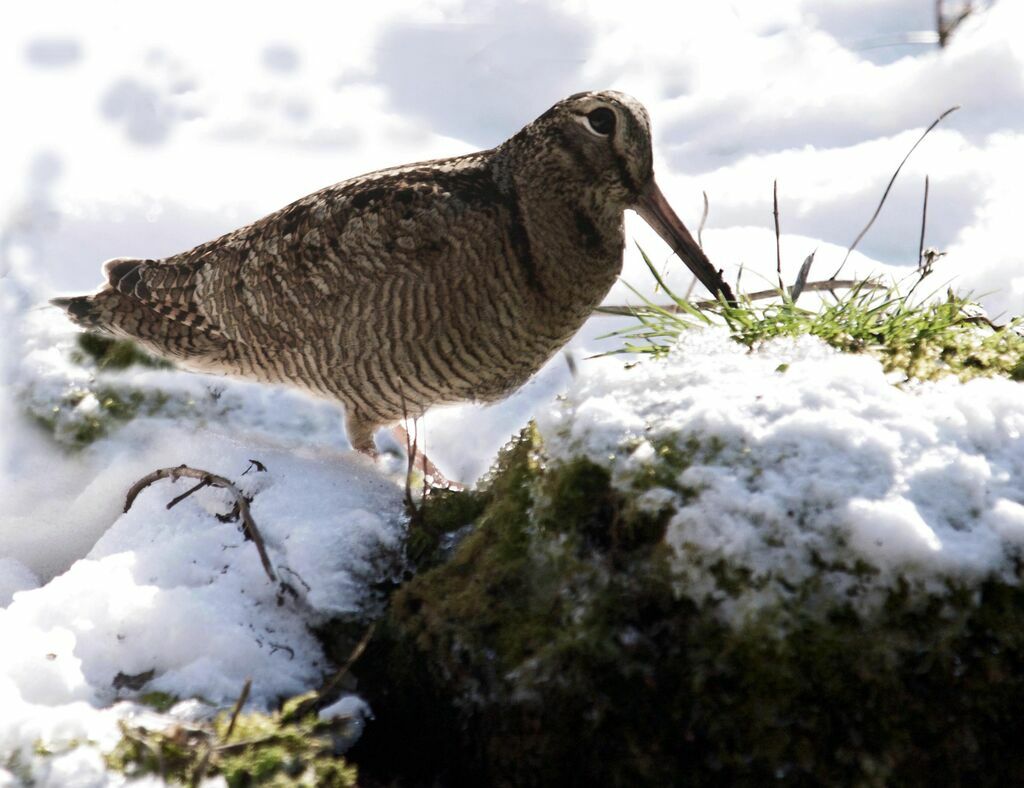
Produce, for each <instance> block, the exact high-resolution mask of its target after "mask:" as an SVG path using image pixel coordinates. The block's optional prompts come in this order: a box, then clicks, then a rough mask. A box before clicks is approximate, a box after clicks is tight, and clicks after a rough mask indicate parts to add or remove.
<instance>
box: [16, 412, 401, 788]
mask: <svg viewBox="0 0 1024 788" xmlns="http://www.w3.org/2000/svg"><path fill="white" fill-rule="evenodd" d="M147 426H152V425H147V424H146V423H145V422H143V423H141V424H139V425H138V426H136V425H131V426H130V427H128V428H127V429H126V430H125V431H123V432H122V433H121V434H120V435H119V439H120V440H125V439H128V438H129V437H130V435H131V433H132V431H133V430H134V431H135V433H136V434H135V435H134V437H135V438H136V440H137V442H136V457H135V461H134V464H135V466H136V467H137V468H139V469H143V470H146V471H148V470H155V469H156V468H157V467H170V466H174V465H177V464H180V463H182V462H185V463H189V464H195V465H198V466H201V467H203V468H204V469H205V470H209V471H211V472H214V473H219V474H223V475H225V476H228V477H229V478H233V479H237V480H238V482H239V487H240V488H241V489H242V490H243V491H244V492H245V493H246V494H247V495H252V496H253V501H252V506H251V512H252V516H253V519H254V520H255V522H256V523H257V526H258V527H259V529H260V532H261V534H262V535H263V538H264V540H265V541H266V544H267V549H268V552H269V555H270V559H271V561H272V563H273V565H274V567H275V570H276V572H277V573H278V575H279V576H280V578H281V579H282V580H284V581H286V582H287V583H288V584H289V585H290V586H291V587H292V588H293V589H295V594H291V593H283V592H282V591H281V589H280V588H279V586H278V584H276V583H272V582H271V581H270V580H269V579H268V577H267V576H266V575H265V574H264V571H263V568H262V567H261V565H260V560H259V557H258V554H257V551H256V549H255V547H254V546H253V544H252V543H251V542H247V541H246V540H245V539H244V537H243V536H242V534H241V533H240V531H239V527H238V524H237V523H234V522H221V521H220V520H218V518H217V517H216V516H215V515H217V514H224V513H227V512H229V511H230V509H231V506H232V499H231V498H230V497H229V496H228V495H227V493H226V492H225V491H222V490H215V489H209V488H207V489H204V490H200V491H199V492H197V493H195V494H194V495H192V496H190V497H189V498H186V499H185V500H184V501H182V502H181V503H179V504H177V505H176V506H175V507H174V508H172V509H168V508H167V506H166V504H167V503H168V502H169V501H170V500H171V499H172V498H174V497H176V496H178V495H179V494H181V493H182V492H184V491H185V490H186V489H188V488H189V487H191V486H192V485H193V484H194V483H195V482H194V480H190V479H183V480H181V481H179V482H176V483H173V484H172V483H170V482H169V481H160V482H157V483H156V484H154V485H152V486H150V487H148V488H147V489H145V490H144V491H143V492H142V493H141V494H140V495H139V497H138V499H137V500H136V502H135V504H134V505H133V507H132V509H131V510H130V511H129V512H128V513H127V514H125V515H123V516H122V517H120V518H119V519H118V520H117V521H116V522H115V523H114V524H113V526H112V527H110V528H109V529H108V530H107V531H106V532H105V533H104V534H103V536H102V537H101V538H100V539H99V541H98V542H97V543H96V544H95V546H94V547H93V548H92V550H91V551H90V552H89V554H88V555H87V556H86V557H85V558H83V559H81V560H79V561H76V562H75V563H74V564H73V565H72V566H71V568H70V569H68V570H67V571H66V572H65V573H63V574H62V575H59V576H57V577H55V578H54V579H52V580H51V581H50V582H48V583H47V584H46V585H44V586H42V587H40V588H31V586H32V585H34V584H35V582H34V578H33V577H32V575H31V572H30V571H29V570H27V569H26V568H25V567H24V566H23V565H22V564H20V563H17V562H13V561H5V562H4V563H3V564H2V565H0V587H3V588H18V587H22V588H28V589H29V590H16V591H15V592H14V593H13V600H12V601H11V602H10V604H9V605H8V606H7V607H6V609H0V642H3V643H4V648H3V650H2V651H0V708H2V709H3V715H2V724H0V753H3V754H4V755H5V756H7V757H10V754H11V753H17V752H20V753H21V757H20V762H21V763H28V764H31V768H30V773H31V774H32V775H34V778H35V779H43V782H44V784H54V785H56V784H67V783H63V782H61V779H63V778H60V779H58V778H57V777H56V776H54V775H52V774H50V772H51V771H52V770H54V769H71V770H72V771H74V770H82V773H83V774H92V775H94V777H95V775H98V774H99V773H100V772H102V770H103V764H102V759H101V757H100V755H99V751H98V750H95V749H93V748H91V747H80V748H78V750H74V747H73V746H72V744H71V743H72V742H81V741H83V740H89V741H92V742H95V743H96V745H97V746H98V747H100V748H101V749H102V748H105V747H108V746H111V745H112V744H113V743H115V742H116V741H117V738H118V735H117V724H116V723H117V721H118V720H119V719H122V718H124V717H126V716H131V715H135V714H137V713H138V712H139V708H138V707H137V706H134V705H133V704H125V703H122V704H117V705H113V706H111V707H110V708H107V709H103V710H99V709H98V708H97V707H100V706H110V704H113V703H115V702H116V701H117V700H118V699H119V698H123V697H133V696H134V695H135V694H136V693H135V691H134V690H138V689H142V691H144V692H153V691H160V692H165V693H168V694H170V695H173V696H177V697H182V698H187V697H199V698H203V699H204V700H206V701H208V702H210V703H211V704H214V705H218V706H220V705H226V704H228V703H230V702H231V701H232V700H233V699H235V698H237V696H238V694H239V692H240V690H241V687H242V685H243V683H244V682H245V679H246V678H249V677H251V678H252V680H253V690H252V691H253V695H252V698H253V701H252V702H253V704H254V705H255V706H257V707H268V706H270V705H272V704H275V703H276V702H277V701H278V700H279V699H281V698H284V697H287V696H291V695H295V694H298V693H301V692H304V691H307V690H308V689H309V688H310V687H313V686H317V685H319V683H320V682H321V680H322V678H323V676H324V674H325V673H326V672H327V671H328V670H330V666H329V664H328V662H327V660H326V659H325V657H324V655H323V653H322V651H321V648H320V645H319V644H318V642H317V641H316V639H315V637H314V636H313V635H312V633H311V632H310V629H309V628H310V626H311V625H314V624H316V623H317V622H319V621H323V620H324V619H325V618H327V617H329V616H336V615H343V616H349V617H360V616H362V615H364V614H367V613H370V612H372V611H374V610H375V605H376V604H377V603H378V602H379V600H377V599H376V598H375V597H374V596H373V592H372V591H371V590H370V587H371V585H372V584H373V583H374V582H375V581H377V580H380V579H382V578H386V577H388V576H389V575H390V574H392V573H394V572H395V571H398V569H399V566H400V547H401V539H402V533H403V519H402V518H403V515H402V514H401V512H402V504H401V489H400V488H399V487H398V486H397V485H395V484H394V482H393V481H392V480H391V479H388V478H387V477H385V476H383V475H381V474H380V473H379V472H378V471H377V470H376V468H375V467H374V466H373V464H372V463H370V462H369V461H367V460H365V458H360V457H354V456H352V455H347V454H344V455H343V454H337V453H331V452H327V451H323V450H321V451H319V452H315V451H304V450H302V449H291V450H284V449H280V448H274V447H269V446H259V445H258V444H257V445H254V442H253V440H252V439H251V436H250V437H249V439H248V440H246V441H245V442H241V441H238V440H236V439H233V438H232V437H231V436H230V435H226V434H223V433H218V432H215V431H213V430H205V431H199V432H197V433H196V434H194V435H191V436H189V438H188V441H187V442H183V441H182V440H181V439H180V437H179V438H175V436H174V435H173V434H171V433H170V432H169V431H168V432H163V433H160V434H158V436H157V437H156V438H155V439H152V438H151V439H150V440H149V441H147V440H146V437H145V435H144V434H143V433H144V431H145V428H146V427H147ZM250 458H253V459H258V460H259V461H260V463H262V464H263V465H264V466H265V467H266V469H267V470H266V471H264V472H258V471H256V470H255V469H251V470H250V471H249V472H248V473H246V474H245V475H242V473H243V471H245V470H246V468H247V467H248V466H250V462H249V460H250ZM137 475H139V476H141V475H143V474H142V472H141V471H140V472H139V473H138V474H137ZM110 494H111V495H114V496H115V497H118V498H120V495H121V494H122V491H121V490H113V491H110ZM353 702H354V700H353V701H349V703H353ZM37 741H41V742H44V743H45V745H46V747H47V748H48V749H49V750H50V751H51V752H60V749H61V747H62V743H64V744H66V745H67V746H68V753H67V755H66V756H62V757H64V758H65V759H66V758H71V759H72V761H73V762H72V761H68V762H67V763H64V761H62V760H60V759H57V760H54V759H52V758H50V759H36V760H33V749H32V748H33V747H34V745H35V743H36V742H37ZM73 751H74V752H73ZM83 758H84V759H86V761H87V762H81V763H79V761H80V760H81V759H83ZM0 763H2V761H0ZM44 772H45V774H44ZM0 775H3V770H2V768H0ZM47 779H49V780H50V782H49V783H47V782H46V780H47ZM68 779H70V778H68ZM83 779H84V778H83ZM96 779H98V778H96ZM0 780H2V778H0ZM83 784H92V783H83Z"/></svg>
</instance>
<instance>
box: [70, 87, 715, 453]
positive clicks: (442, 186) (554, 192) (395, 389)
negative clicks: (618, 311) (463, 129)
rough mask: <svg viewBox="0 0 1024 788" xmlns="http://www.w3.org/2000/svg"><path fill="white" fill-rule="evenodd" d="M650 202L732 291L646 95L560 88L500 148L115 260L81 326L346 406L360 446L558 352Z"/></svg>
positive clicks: (610, 275)
mask: <svg viewBox="0 0 1024 788" xmlns="http://www.w3.org/2000/svg"><path fill="white" fill-rule="evenodd" d="M626 209H632V210H635V211H637V212H638V213H639V214H640V215H641V216H642V217H643V218H644V219H645V220H646V221H647V223H648V224H650V225H651V226H652V227H653V228H654V229H655V230H656V231H657V232H658V234H659V235H660V236H661V237H662V238H663V239H664V240H665V241H666V242H667V243H668V244H669V246H671V247H672V249H673V250H674V251H675V252H677V253H678V254H679V256H680V257H681V258H682V259H683V261H684V262H685V263H686V264H687V265H688V266H689V267H690V269H691V270H692V271H693V272H694V274H696V276H697V277H698V278H699V279H700V281H701V282H702V283H703V284H704V285H705V286H706V287H707V288H708V289H709V290H710V291H711V292H712V293H715V294H718V293H720V294H721V295H722V296H723V297H725V298H726V299H728V300H731V299H732V293H731V292H730V290H729V287H728V285H726V283H725V282H724V281H723V280H722V277H721V275H720V273H719V272H717V271H716V270H715V268H714V267H713V266H712V265H711V263H710V262H709V261H708V259H707V258H706V257H705V256H704V254H703V252H702V251H701V249H700V247H699V246H698V245H697V243H696V242H695V241H694V240H693V238H692V236H691V235H690V233H689V232H688V231H687V229H686V228H685V227H684V226H683V223H682V222H681V221H680V220H679V218H678V216H676V214H675V212H674V211H673V210H672V208H671V207H670V206H669V204H668V202H667V201H666V200H665V197H664V196H663V195H662V193H661V191H660V190H659V188H658V186H657V184H656V183H655V180H654V173H653V169H652V159H651V129H650V120H649V118H648V116H647V111H646V110H645V109H644V108H643V106H642V105H641V104H639V103H638V102H637V101H636V100H635V99H633V98H631V97H629V96H627V95H624V94H622V93H617V92H613V91H605V92H599V93H578V94H576V95H574V96H570V97H569V98H567V99H564V100H563V101H560V102H558V103H557V104H555V105H554V106H553V107H552V108H551V109H549V110H548V111H547V112H545V113H544V114H543V115H541V116H540V117H539V118H537V119H536V120H535V121H533V122H532V123H530V124H529V125H528V126H526V127H525V128H524V129H522V130H521V131H520V132H518V133H517V134H515V135H514V136H513V137H511V138H510V139H508V140H507V141H505V142H503V143H502V144H501V145H499V146H497V147H496V148H493V149H491V150H486V151H481V152H479V153H471V154H468V155H465V156H458V157H455V158H451V159H439V160H436V161H428V162H423V163H420V164H409V165H404V166H400V167H393V168H390V169H386V170H380V171H378V172H373V173H370V174H368V175H361V176H359V177H356V178H352V179H350V180H347V181H342V182H341V183H338V184H335V185H333V186H328V187H327V188H325V189H322V190H320V191H318V192H315V193H313V194H310V195H309V196H307V197H303V198H302V199H300V200H297V201H295V202H293V203H292V204H291V205H288V206H286V207H284V208H282V209H281V210H279V211H276V212H275V213H272V214H270V215H269V216H265V217H263V218H262V219H260V220H258V221H256V222H253V223H252V224H249V225H247V226H245V227H242V228H240V229H238V230H235V231H234V232H231V233H228V234H227V235H224V236H222V237H220V238H217V239H216V240H213V241H209V242H208V243H204V244H202V245H200V246H197V247H196V248H195V249H192V250H190V251H187V252H182V253H181V254H176V255H173V256H171V257H167V258H164V259H159V260H156V259H154V260H144V259H129V258H117V259H114V260H109V261H108V262H106V263H105V264H104V266H103V271H104V274H105V275H106V279H107V282H106V284H105V285H103V286H102V288H101V289H100V290H99V291H97V292H96V293H94V294H92V295H85V296H76V297H71V298H56V299H54V300H53V303H54V304H56V305H58V306H61V307H63V308H64V309H66V310H67V312H68V314H69V315H70V317H71V318H72V319H73V320H74V321H75V322H76V323H78V324H79V325H81V326H84V327H86V328H90V329H101V330H103V331H106V332H109V333H110V334H113V335H115V336H118V337H125V338H128V339H132V340H134V341H136V342H138V343H139V344H141V345H142V346H144V347H145V348H147V349H148V350H150V351H152V352H154V353H156V354H157V355H159V356H163V357H165V358H169V359H171V360H173V361H176V362H179V363H180V364H181V365H183V366H185V367H188V368H191V369H195V370H199V371H204V372H215V373H222V374H229V375H235V376H240V377H244V378H252V379H256V380H259V381H265V382H268V383H284V384H289V385H292V386H298V387H300V388H302V389H305V390H306V391H308V392H311V393H312V394H314V395H317V396H320V397H326V398H329V399H332V400H335V401H338V402H340V403H342V405H343V406H344V408H345V412H346V423H347V428H348V435H349V439H350V441H351V442H352V445H353V446H354V447H355V448H356V449H358V450H360V451H364V452H369V453H373V451H374V443H373V434H374V431H375V430H376V429H377V428H378V427H381V426H385V425H389V424H394V423H396V422H398V421H400V420H401V419H403V418H404V417H414V416H418V415H420V414H422V413H423V412H424V411H425V410H426V409H427V408H429V407H431V406H432V405H437V404H440V403H451V402H459V401H466V400H477V401H488V400H495V399H499V398H501V397H503V396H505V395H507V394H509V393H511V392H512V391H513V390H515V389H516V388H517V387H519V386H521V385H522V384H523V383H525V382H526V380H527V379H528V378H529V377H530V376H531V375H533V373H535V372H536V371H537V370H538V369H540V367H541V366H542V365H543V364H544V362H545V361H547V360H548V359H549V358H550V357H551V356H552V355H553V354H554V353H555V352H557V351H558V349H559V348H561V347H562V346H563V345H564V344H565V343H566V342H567V341H568V340H569V338H570V337H572V335H573V334H574V333H575V332H576V331H577V330H578V329H579V328H580V326H581V325H582V324H583V322H584V321H585V320H586V319H587V318H588V317H589V316H590V315H591V314H592V312H593V310H594V308H595V307H596V306H597V305H598V304H599V303H600V302H601V300H602V299H603V298H604V296H605V295H606V294H607V293H608V291H609V289H610V288H611V286H612V284H613V283H614V282H615V279H616V277H617V275H618V274H619V271H620V269H621V267H622V252H623V246H624V234H623V211H624V210H626Z"/></svg>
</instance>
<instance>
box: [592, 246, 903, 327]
mask: <svg viewBox="0 0 1024 788" xmlns="http://www.w3.org/2000/svg"><path fill="white" fill-rule="evenodd" d="M812 256H813V255H812ZM806 264H807V261H806V260H804V265H806ZM855 287H857V288H861V289H862V290H884V289H885V285H883V284H880V283H878V282H873V281H871V280H870V279H824V280H822V281H820V282H808V283H807V284H805V285H804V286H803V289H802V290H801V291H800V292H802V293H812V292H813V293H817V292H822V291H830V290H833V289H838V290H847V289H852V288H855ZM737 291H739V288H737ZM778 296H779V291H778V290H776V289H774V288H773V289H771V290H758V291H757V292H756V293H743V294H742V295H741V296H739V298H740V299H746V300H748V301H762V300H764V299H766V298H778ZM719 304H720V302H719V301H695V302H694V303H693V304H691V306H693V307H696V308H698V309H706V308H708V307H713V306H719ZM643 308H644V307H643V306H642V305H641V306H623V305H614V306H599V307H598V308H597V309H596V310H594V311H595V313H596V315H597V316H598V317H602V316H612V317H632V316H633V315H635V314H636V313H637V311H638V310H642V309H643ZM658 309H662V310H664V311H666V312H669V313H672V314H678V313H681V312H686V311H687V310H685V309H683V308H681V307H679V306H678V305H676V304H666V305H661V304H659V305H658Z"/></svg>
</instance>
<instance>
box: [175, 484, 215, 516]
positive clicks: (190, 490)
mask: <svg viewBox="0 0 1024 788" xmlns="http://www.w3.org/2000/svg"><path fill="white" fill-rule="evenodd" d="M209 486H210V480H209V479H203V480H202V481H200V482H199V483H198V484H196V485H195V486H194V487H189V488H188V489H187V490H185V492H183V493H182V494H181V495H179V496H178V497H177V498H172V499H171V500H170V501H169V502H168V504H167V508H168V509H173V508H174V507H175V506H177V505H178V504H179V503H181V502H182V501H184V500H185V499H186V498H188V497H189V496H190V495H191V494H192V493H194V492H199V490H201V489H203V488H204V487H209Z"/></svg>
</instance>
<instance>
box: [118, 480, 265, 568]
mask: <svg viewBox="0 0 1024 788" xmlns="http://www.w3.org/2000/svg"><path fill="white" fill-rule="evenodd" d="M182 477H184V478H188V479H198V480H199V481H200V485H196V486H195V487H193V488H192V489H191V490H189V491H188V492H187V493H186V495H191V494H192V493H193V492H195V491H196V490H197V489H198V488H199V487H200V486H208V487H219V488H221V489H224V490H227V491H228V492H229V493H231V494H232V495H233V496H234V498H235V506H237V507H238V513H239V514H240V515H241V518H242V530H243V533H245V535H246V536H248V537H249V538H250V539H251V540H252V543H253V544H254V545H256V550H257V552H258V553H259V555H260V562H261V563H262V564H263V571H264V572H266V573H267V577H269V578H270V580H271V581H276V580H277V575H275V574H274V567H273V565H272V564H271V563H270V557H269V556H268V555H267V547H266V544H264V542H263V537H262V536H261V535H260V532H259V529H258V528H257V527H256V523H255V522H254V521H253V519H252V513H251V512H250V511H249V499H248V498H246V497H245V496H244V495H243V494H242V492H241V491H240V490H239V489H238V488H237V487H236V486H235V485H234V483H233V482H232V481H231V480H230V479H226V478H225V477H223V476H218V475H217V474H215V473H210V472H209V471H204V470H200V469H199V468H191V467H189V466H188V465H179V466H177V467H176V468H160V469H159V470H155V471H153V472H152V473H149V474H146V475H145V476H143V477H142V478H141V479H139V480H138V481H137V482H135V484H133V485H132V486H131V487H130V488H129V489H128V494H127V496H126V497H125V502H124V511H125V512H127V511H128V510H129V509H131V508H132V504H133V503H135V499H136V498H138V496H139V493H141V492H142V491H143V490H144V489H146V488H147V487H149V486H150V485H151V484H154V483H155V482H158V481H160V480H161V479H170V480H171V481H177V480H178V479H181V478H182ZM183 497H184V496H178V498H183ZM176 502H177V500H175V501H172V502H171V504H168V508H170V506H171V505H173V504H174V503H176Z"/></svg>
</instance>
